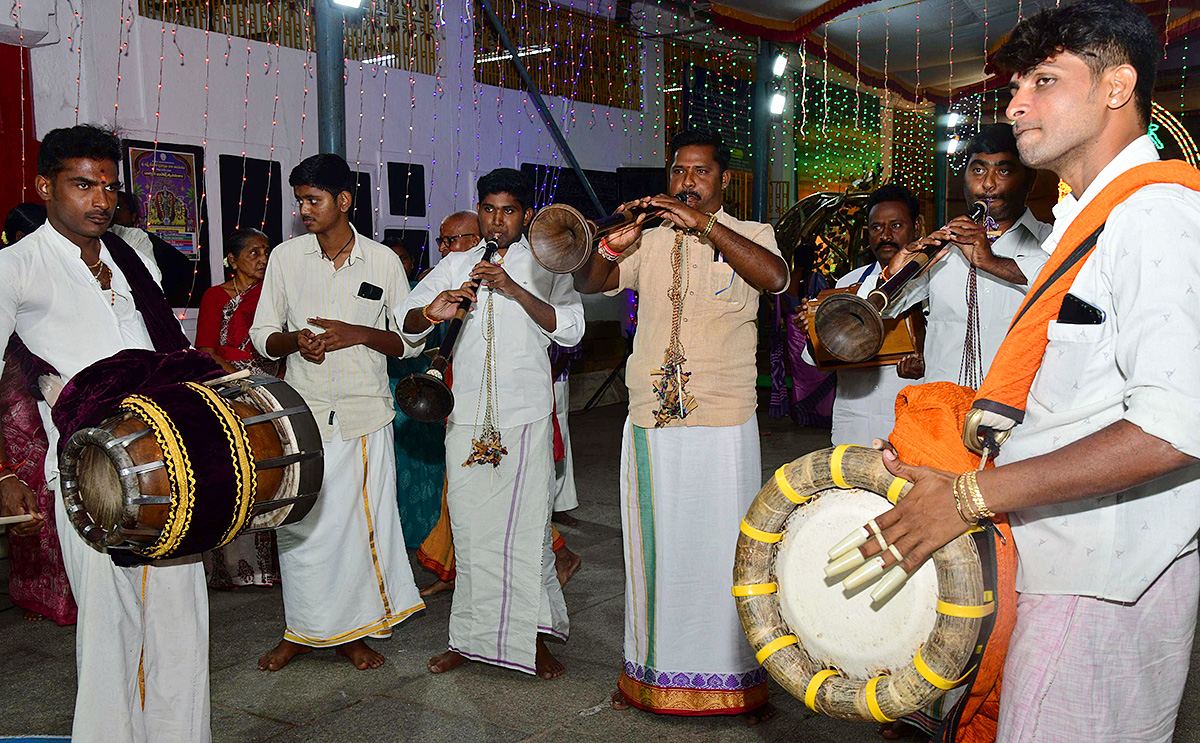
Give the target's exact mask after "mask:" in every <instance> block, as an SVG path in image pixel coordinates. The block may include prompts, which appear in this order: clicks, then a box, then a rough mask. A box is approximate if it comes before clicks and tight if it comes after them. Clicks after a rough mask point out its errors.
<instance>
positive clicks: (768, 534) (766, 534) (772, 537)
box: [742, 519, 783, 544]
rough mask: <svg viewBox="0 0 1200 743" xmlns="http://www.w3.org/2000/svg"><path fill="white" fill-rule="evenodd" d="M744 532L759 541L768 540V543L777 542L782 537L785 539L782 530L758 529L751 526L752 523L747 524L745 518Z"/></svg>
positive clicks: (743, 522) (743, 523) (743, 521)
mask: <svg viewBox="0 0 1200 743" xmlns="http://www.w3.org/2000/svg"><path fill="white" fill-rule="evenodd" d="M742 533H743V534H745V535H746V536H748V537H750V538H751V539H757V540H758V541H760V542H766V543H767V544H775V543H776V542H778V541H779V540H780V539H783V534H781V533H780V532H776V531H763V530H762V529H756V528H754V527H753V526H750V524H747V523H746V521H745V519H743V520H742Z"/></svg>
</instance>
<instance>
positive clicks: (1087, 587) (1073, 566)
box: [985, 136, 1200, 602]
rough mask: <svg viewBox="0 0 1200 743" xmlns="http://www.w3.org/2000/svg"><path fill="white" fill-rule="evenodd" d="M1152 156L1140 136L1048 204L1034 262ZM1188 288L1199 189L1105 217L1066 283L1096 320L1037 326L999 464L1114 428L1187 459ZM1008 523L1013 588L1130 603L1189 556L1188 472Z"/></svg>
mask: <svg viewBox="0 0 1200 743" xmlns="http://www.w3.org/2000/svg"><path fill="white" fill-rule="evenodd" d="M1157 159H1158V151H1157V150H1156V149H1155V148H1154V144H1153V143H1152V142H1151V140H1150V138H1149V137H1146V136H1143V137H1140V138H1138V139H1137V140H1135V141H1134V142H1133V143H1131V144H1130V145H1129V146H1128V147H1126V148H1125V149H1124V150H1123V151H1122V152H1121V153H1120V154H1119V155H1117V157H1115V158H1114V159H1113V160H1112V161H1111V162H1110V163H1109V164H1108V165H1107V166H1105V167H1104V169H1103V170H1101V171H1100V173H1099V175H1097V177H1096V179H1095V180H1094V181H1093V182H1092V183H1091V185H1089V186H1088V187H1087V189H1086V190H1085V191H1084V193H1083V195H1082V197H1081V198H1079V199H1078V200H1076V198H1074V197H1073V196H1067V197H1066V198H1064V199H1063V200H1062V201H1061V202H1060V203H1059V204H1058V206H1056V207H1055V208H1054V215H1055V218H1056V221H1055V225H1054V230H1053V232H1051V234H1050V237H1049V238H1048V239H1047V240H1046V242H1045V243H1044V244H1043V246H1042V247H1043V248H1044V249H1045V250H1046V252H1047V253H1050V252H1052V251H1053V250H1054V249H1055V247H1057V245H1058V242H1059V240H1060V239H1061V238H1062V235H1063V234H1064V233H1065V232H1066V230H1067V227H1068V226H1069V225H1070V224H1071V222H1072V221H1073V220H1074V218H1075V216H1076V215H1077V214H1079V212H1080V211H1081V210H1082V208H1083V207H1084V206H1085V205H1086V204H1088V203H1089V202H1090V201H1091V200H1092V199H1093V198H1095V196H1096V194H1097V193H1099V192H1100V191H1101V190H1102V189H1103V188H1104V187H1105V186H1106V185H1108V184H1109V183H1111V182H1112V180H1113V179H1114V178H1116V177H1117V176H1118V175H1120V174H1121V173H1123V172H1125V171H1126V170H1128V169H1130V168H1132V167H1133V166H1135V165H1140V164H1142V163H1147V162H1151V161H1154V160H1157ZM1198 292H1200V193H1197V192H1195V191H1192V190H1190V189H1187V188H1184V187H1183V186H1178V185H1164V184H1156V185H1152V186H1147V187H1145V188H1143V189H1141V190H1140V191H1138V192H1137V193H1135V194H1134V195H1133V196H1131V197H1130V198H1129V199H1127V200H1126V201H1125V202H1124V203H1123V204H1121V205H1119V206H1117V208H1115V209H1113V211H1112V213H1111V215H1110V216H1109V218H1108V223H1107V225H1106V227H1105V229H1104V232H1103V233H1102V234H1101V236H1100V239H1099V242H1098V244H1097V246H1096V249H1095V251H1094V252H1093V253H1092V255H1091V257H1090V258H1089V259H1088V261H1087V262H1086V263H1085V264H1084V266H1083V268H1082V269H1081V270H1080V272H1079V274H1078V276H1077V277H1076V278H1075V282H1074V283H1073V284H1072V286H1071V293H1072V294H1074V295H1075V296H1077V297H1079V298H1080V299H1082V300H1084V301H1086V302H1089V303H1090V304H1092V305H1094V306H1095V307H1097V308H1099V309H1100V310H1102V311H1103V312H1104V321H1103V322H1101V323H1100V324H1097V325H1072V324H1062V323H1059V322H1057V321H1052V322H1051V323H1050V325H1049V327H1048V328H1047V331H1046V334H1047V336H1048V337H1049V345H1048V346H1047V347H1046V353H1045V356H1044V357H1043V360H1042V365H1041V368H1039V369H1038V372H1037V376H1036V377H1035V378H1034V380H1033V387H1032V389H1031V390H1030V393H1029V399H1028V402H1027V403H1026V410H1025V422H1024V423H1022V424H1021V425H1019V426H1017V427H1016V428H1015V429H1013V434H1012V438H1011V439H1010V440H1009V441H1008V443H1007V444H1005V446H1004V449H1003V452H1002V454H1001V460H1000V461H1001V462H1011V461H1017V460H1021V459H1026V458H1029V457H1033V456H1037V455H1040V454H1045V453H1047V452H1050V451H1053V450H1055V449H1058V448H1061V447H1063V446H1065V445H1067V444H1069V443H1071V442H1073V441H1076V440H1078V439H1080V438H1083V437H1084V436H1087V435H1089V434H1091V433H1094V432H1096V431H1099V430H1100V429H1102V428H1105V427H1106V426H1108V425H1110V424H1112V423H1114V422H1116V421H1118V420H1121V419H1125V420H1127V421H1130V422H1131V423H1134V424H1135V425H1137V426H1138V427H1140V428H1141V429H1142V430H1143V431H1145V432H1146V433H1149V434H1151V435H1153V436H1156V437H1158V438H1160V439H1163V440H1164V441H1167V442H1168V443H1170V444H1171V445H1172V446H1174V447H1175V448H1176V449H1178V450H1180V451H1182V452H1184V453H1186V454H1189V455H1191V456H1193V457H1200V425H1197V424H1198V423H1200V299H1198V298H1200V294H1198ZM985 495H986V493H985ZM1009 518H1010V520H1011V521H1012V529H1013V536H1014V537H1015V539H1016V541H1017V552H1018V554H1019V555H1020V564H1019V568H1018V572H1017V590H1018V591H1022V592H1030V593H1045V594H1073V595H1082V596H1095V597H1097V598H1102V599H1109V600H1113V601H1123V602H1132V601H1135V600H1137V598H1138V597H1139V596H1141V594H1142V593H1143V592H1144V591H1145V590H1146V588H1147V587H1148V586H1149V585H1150V584H1151V583H1152V582H1153V581H1154V579H1155V578H1157V577H1158V576H1159V575H1160V574H1161V573H1162V572H1163V570H1165V569H1166V567H1167V566H1168V565H1169V564H1170V563H1171V562H1172V561H1173V560H1175V558H1176V557H1178V556H1179V555H1180V554H1182V553H1184V552H1187V551H1189V550H1191V549H1193V548H1194V546H1195V541H1196V539H1195V538H1196V533H1197V530H1198V529H1200V465H1196V466H1192V467H1188V468H1185V469H1183V470H1181V471H1179V472H1176V473H1174V474H1172V475H1170V476H1167V477H1164V478H1160V479H1158V480H1155V481H1153V482H1149V483H1146V484H1144V485H1139V486H1137V487H1134V488H1130V489H1128V490H1125V491H1123V492H1121V493H1118V494H1116V495H1110V496H1105V497H1102V498H1090V499H1086V500H1076V501H1072V502H1069V503H1065V504H1061V505H1052V506H1042V507H1038V508H1030V509H1026V510H1023V511H1018V512H1015V513H1012V514H1010V515H1009Z"/></svg>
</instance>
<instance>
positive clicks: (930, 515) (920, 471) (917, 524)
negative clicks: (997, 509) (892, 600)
mask: <svg viewBox="0 0 1200 743" xmlns="http://www.w3.org/2000/svg"><path fill="white" fill-rule="evenodd" d="M883 464H884V466H885V467H887V469H888V471H889V472H891V473H892V474H893V475H895V476H897V477H901V478H904V479H905V480H908V481H909V482H911V483H912V484H913V487H912V489H911V490H909V491H908V494H907V495H905V496H904V497H903V498H901V499H900V501H899V502H898V503H897V504H896V507H895V508H893V509H892V510H890V511H887V512H886V513H883V514H881V515H880V516H878V517H876V519H875V523H876V524H878V525H879V528H880V529H881V530H882V534H883V541H884V542H885V543H886V544H888V545H889V546H894V547H895V548H896V550H897V551H898V552H899V553H900V554H901V556H903V558H904V560H903V562H901V563H900V566H901V567H902V568H903V569H904V572H905V573H908V574H909V575H912V573H913V572H914V571H915V570H916V569H917V568H918V567H920V566H921V563H923V562H925V560H927V559H928V558H929V556H930V555H932V554H933V553H934V552H936V551H938V550H939V549H941V548H942V547H945V546H946V545H947V544H949V543H950V542H952V541H954V539H956V538H957V537H959V536H961V535H963V534H965V533H966V532H967V529H969V528H970V527H969V526H968V525H967V523H966V522H965V521H963V519H962V517H961V516H959V515H958V508H957V506H956V505H955V502H954V480H955V477H957V476H956V475H954V474H953V473H950V472H946V471H944V470H939V469H934V468H933V467H914V466H913V465H910V464H905V463H904V462H901V461H900V458H899V457H898V456H897V455H896V452H895V450H894V449H891V448H890V446H889V447H888V448H886V449H885V450H884V452H883ZM859 551H861V552H862V555H863V557H865V558H866V559H867V560H868V561H869V560H870V559H871V558H872V557H874V556H875V555H878V554H879V553H881V552H882V553H883V570H885V571H886V570H888V569H889V568H891V566H892V565H894V564H895V562H896V558H895V556H894V555H893V554H892V553H891V552H890V551H887V550H886V549H884V548H881V547H880V545H879V542H878V541H877V540H875V539H869V540H867V542H866V543H864V544H863V545H862V546H861V547H859Z"/></svg>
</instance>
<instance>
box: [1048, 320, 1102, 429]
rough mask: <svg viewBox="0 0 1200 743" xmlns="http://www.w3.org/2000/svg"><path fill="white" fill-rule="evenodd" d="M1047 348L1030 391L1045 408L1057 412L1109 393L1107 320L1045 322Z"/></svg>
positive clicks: (1077, 406)
mask: <svg viewBox="0 0 1200 743" xmlns="http://www.w3.org/2000/svg"><path fill="white" fill-rule="evenodd" d="M1046 338H1047V340H1048V343H1047V344H1046V352H1045V354H1044V355H1043V357H1042V365H1041V366H1040V367H1039V368H1038V374H1037V377H1036V378H1035V379H1034V383H1033V387H1032V389H1031V390H1030V394H1031V395H1032V396H1033V397H1034V398H1035V399H1036V400H1037V401H1038V402H1039V403H1041V404H1042V405H1043V406H1045V407H1046V408H1047V409H1048V410H1050V411H1053V412H1060V411H1065V410H1071V409H1074V408H1079V407H1082V406H1085V405H1087V404H1089V403H1092V402H1096V401H1099V400H1103V399H1105V398H1106V397H1109V396H1110V395H1111V394H1112V391H1111V390H1107V389H1106V388H1105V387H1106V385H1105V382H1106V381H1109V382H1111V380H1112V378H1113V375H1112V374H1111V373H1109V372H1110V370H1111V369H1112V367H1113V344H1112V340H1113V339H1112V333H1111V329H1110V327H1109V323H1107V322H1103V323H1099V324H1096V325H1090V324H1089V325H1077V324H1066V323H1060V322H1058V321H1051V322H1050V324H1049V325H1047V326H1046Z"/></svg>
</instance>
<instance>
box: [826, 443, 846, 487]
mask: <svg viewBox="0 0 1200 743" xmlns="http://www.w3.org/2000/svg"><path fill="white" fill-rule="evenodd" d="M850 446H851V445H850V444H842V445H841V446H839V447H838V448H836V449H834V450H833V456H832V457H831V458H830V460H829V471H830V474H832V475H833V484H834V485H837V486H838V487H839V488H849V487H850V483H848V482H846V478H845V477H844V476H843V475H842V457H843V456H845V454H846V450H847V449H849V448H850Z"/></svg>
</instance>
